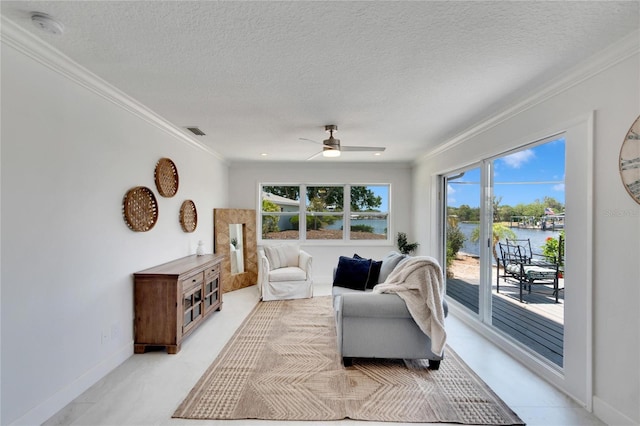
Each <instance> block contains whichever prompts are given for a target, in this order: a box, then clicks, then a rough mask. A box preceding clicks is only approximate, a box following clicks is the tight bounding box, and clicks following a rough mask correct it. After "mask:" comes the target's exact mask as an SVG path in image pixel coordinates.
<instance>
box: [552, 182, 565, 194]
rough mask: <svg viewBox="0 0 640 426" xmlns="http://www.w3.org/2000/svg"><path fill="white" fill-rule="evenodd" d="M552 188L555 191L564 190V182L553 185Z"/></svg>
mask: <svg viewBox="0 0 640 426" xmlns="http://www.w3.org/2000/svg"><path fill="white" fill-rule="evenodd" d="M553 190H554V191H557V192H564V183H559V184H557V185H553Z"/></svg>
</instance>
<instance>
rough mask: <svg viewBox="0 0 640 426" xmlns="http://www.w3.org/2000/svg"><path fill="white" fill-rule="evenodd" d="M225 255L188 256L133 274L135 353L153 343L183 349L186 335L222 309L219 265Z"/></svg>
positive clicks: (170, 350)
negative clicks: (181, 346)
mask: <svg viewBox="0 0 640 426" xmlns="http://www.w3.org/2000/svg"><path fill="white" fill-rule="evenodd" d="M223 259H224V256H220V255H214V254H208V255H204V256H196V255H193V256H187V257H184V258H182V259H177V260H174V261H172V262H168V263H165V264H162V265H158V266H155V267H153V268H149V269H145V270H144V271H140V272H136V273H134V274H133V276H134V308H135V319H134V335H135V337H134V346H133V351H134V353H137V354H140V353H144V352H145V351H146V349H147V348H148V347H150V346H166V348H167V352H168V353H170V354H175V353H177V352H178V351H180V345H181V343H182V340H183V339H184V338H185V337H187V336H188V335H189V334H190V333H191V332H192V331H193V330H194V329H195V328H196V327H197V326H198V325H200V324H201V323H202V321H204V320H205V319H206V318H207V317H208V316H209V315H210V314H211V313H212V312H214V311H219V310H220V309H221V308H222V288H221V285H220V284H221V282H222V280H221V279H220V269H221V268H220V266H221V262H222V260H223Z"/></svg>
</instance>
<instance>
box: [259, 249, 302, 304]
mask: <svg viewBox="0 0 640 426" xmlns="http://www.w3.org/2000/svg"><path fill="white" fill-rule="evenodd" d="M258 259H259V262H260V265H259V268H258V269H259V271H258V289H259V290H260V297H261V298H262V300H264V301H268V300H282V299H305V298H310V297H313V278H312V275H311V261H312V257H311V255H310V254H309V253H307V252H305V251H304V250H301V249H300V248H299V247H298V246H296V245H293V244H281V245H276V246H265V247H264V249H260V251H259V255H258Z"/></svg>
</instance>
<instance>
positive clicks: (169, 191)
mask: <svg viewBox="0 0 640 426" xmlns="http://www.w3.org/2000/svg"><path fill="white" fill-rule="evenodd" d="M155 177H156V187H157V188H158V192H159V193H160V195H162V196H163V197H173V196H174V195H176V192H178V169H177V168H176V165H175V164H174V163H173V161H171V160H170V159H169V158H161V159H160V160H159V161H158V164H156V170H155Z"/></svg>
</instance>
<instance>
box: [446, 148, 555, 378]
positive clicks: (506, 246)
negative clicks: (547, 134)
mask: <svg viewBox="0 0 640 426" xmlns="http://www.w3.org/2000/svg"><path fill="white" fill-rule="evenodd" d="M564 176H565V141H564V139H563V138H562V137H558V138H554V139H553V140H547V141H544V142H543V143H538V144H535V145H531V146H527V147H523V148H520V149H518V150H514V151H511V152H509V153H505V154H503V155H500V156H497V157H494V158H489V159H486V160H483V161H482V162H481V163H479V164H478V165H476V166H472V167H469V168H466V169H462V170H457V171H454V172H451V173H448V174H446V175H444V176H442V187H443V192H444V196H443V197H442V200H443V206H442V211H443V217H444V220H443V221H442V226H443V228H444V229H443V235H444V242H443V243H444V247H445V250H443V252H445V253H446V262H443V263H445V270H446V277H447V279H446V284H447V285H446V289H447V290H446V294H447V296H449V297H450V298H451V299H453V300H454V301H455V302H457V303H458V304H459V305H460V306H461V307H462V308H463V309H465V310H467V311H469V313H471V314H473V315H475V316H477V317H478V319H479V320H480V321H482V322H484V323H486V324H488V325H490V326H492V327H493V328H494V329H496V330H497V331H499V332H500V333H501V334H503V335H505V336H506V337H507V338H508V339H511V340H513V341H514V342H515V344H516V345H519V346H521V347H523V348H525V349H526V350H528V351H531V352H534V353H536V354H537V355H539V356H542V357H543V358H544V359H546V360H547V361H549V362H551V363H552V364H553V365H555V366H557V367H563V365H564V363H563V359H564V301H565V300H564V276H563V273H564V259H565V252H564V224H565V212H564V192H565V188H564Z"/></svg>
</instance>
